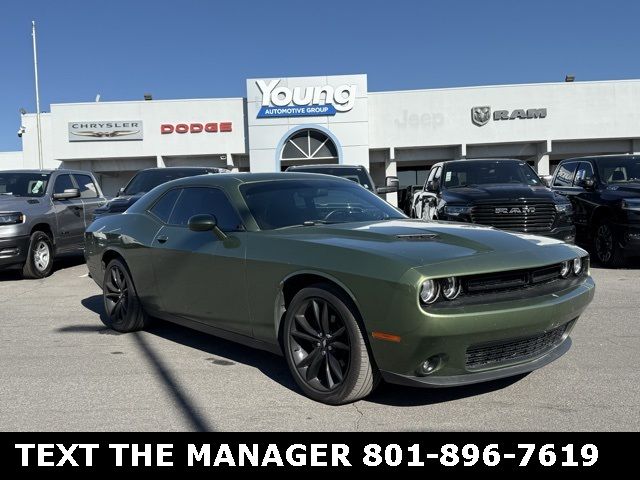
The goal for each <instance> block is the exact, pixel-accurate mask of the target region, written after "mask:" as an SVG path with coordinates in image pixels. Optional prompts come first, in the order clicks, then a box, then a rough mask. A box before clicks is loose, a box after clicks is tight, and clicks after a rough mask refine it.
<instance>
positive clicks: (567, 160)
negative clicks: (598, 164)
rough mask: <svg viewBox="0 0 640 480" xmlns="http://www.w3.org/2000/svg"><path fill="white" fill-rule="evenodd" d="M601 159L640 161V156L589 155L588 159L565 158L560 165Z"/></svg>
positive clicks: (620, 154)
mask: <svg viewBox="0 0 640 480" xmlns="http://www.w3.org/2000/svg"><path fill="white" fill-rule="evenodd" d="M601 158H637V159H640V155H636V154H633V153H613V154H611V155H589V156H588V157H573V158H565V159H563V160H560V163H559V164H558V165H560V164H562V163H567V162H590V161H595V160H599V159H601Z"/></svg>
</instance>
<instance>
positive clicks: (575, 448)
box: [0, 432, 638, 475]
mask: <svg viewBox="0 0 640 480" xmlns="http://www.w3.org/2000/svg"><path fill="white" fill-rule="evenodd" d="M0 438H1V444H0V456H1V457H0V458H1V459H2V465H3V467H5V466H8V467H9V470H10V471H11V472H12V473H28V472H42V471H43V470H44V471H47V470H48V471H51V470H58V469H63V470H61V471H64V473H65V475H67V474H73V473H79V474H87V473H91V472H98V471H100V472H109V471H110V472H114V473H117V472H146V471H152V470H153V471H155V470H159V471H171V472H174V471H177V472H198V471H200V472H202V471H207V472H211V471H218V470H225V471H247V470H255V471H258V470H264V471H269V470H273V471H286V470H294V471H301V470H319V469H322V470H323V471H326V470H331V471H336V472H338V471H343V472H358V471H373V470H381V471H387V472H389V471H399V470H402V471H407V470H408V471H412V472H416V473H419V472H423V473H427V472H448V471H455V470H458V471H465V470H473V469H482V470H486V471H505V472H506V471H508V472H522V473H526V472H548V471H576V472H578V471H579V472H581V473H590V472H593V473H602V472H605V471H609V470H610V469H615V468H619V467H621V468H624V467H625V466H626V465H631V464H632V463H633V461H632V459H633V458H634V456H633V452H632V450H633V449H634V448H635V445H636V441H637V439H638V435H637V434H610V433H437V432H429V433H210V434H206V433H2V434H0Z"/></svg>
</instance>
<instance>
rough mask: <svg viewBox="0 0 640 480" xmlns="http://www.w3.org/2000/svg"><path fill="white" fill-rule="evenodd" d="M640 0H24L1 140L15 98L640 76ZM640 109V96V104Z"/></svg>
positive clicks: (14, 10)
mask: <svg viewBox="0 0 640 480" xmlns="http://www.w3.org/2000/svg"><path fill="white" fill-rule="evenodd" d="M639 17H640V2H636V1H633V0H628V1H615V0H608V1H604V0H602V1H597V2H595V1H591V0H587V1H561V0H554V1H548V0H535V1H528V2H523V1H515V0H509V1H503V0H496V1H492V0H484V1H478V0H475V1H471V0H469V1H463V0H449V1H444V0H441V1H435V0H423V1H418V0H414V1H409V0H394V1H388V0H387V1H377V0H369V1H364V0H361V1H358V2H353V1H347V0H342V1H334V0H318V1H313V2H304V1H301V0H297V1H290V0H270V1H262V2H258V1H245V0H232V1H214V0H173V1H166V0H137V1H136V0H127V1H123V0H110V1H109V2H102V1H91V0H82V1H78V0H68V1H67V0H56V1H52V0H20V1H9V0H7V1H4V2H2V6H0V151H10V150H20V149H21V142H20V139H19V138H18V136H17V134H16V132H17V130H18V128H19V126H20V114H19V109H20V108H25V109H26V110H27V111H29V112H34V111H35V94H34V80H33V55H32V44H31V21H32V20H35V21H36V25H37V35H38V63H39V75H40V98H41V109H42V111H49V108H50V107H49V105H50V104H51V103H65V102H87V101H94V100H95V97H96V95H97V94H100V96H101V101H113V100H140V99H142V98H143V95H144V93H147V92H149V93H151V94H152V95H153V98H154V99H174V98H207V97H214V98H215V97H243V96H245V95H246V92H245V89H246V84H245V80H246V79H247V78H256V77H257V78H259V77H279V76H282V77H292V76H308V75H333V74H354V73H366V74H368V84H369V91H384V90H402V89H417V88H441V87H457V86H470V85H491V84H513V83H534V82H557V81H563V80H564V77H565V75H566V74H567V73H571V74H574V75H575V76H576V81H586V80H618V79H629V78H640V57H639V56H638V49H639V47H640V28H638V25H637V19H638V18H639ZM639 107H640V106H639Z"/></svg>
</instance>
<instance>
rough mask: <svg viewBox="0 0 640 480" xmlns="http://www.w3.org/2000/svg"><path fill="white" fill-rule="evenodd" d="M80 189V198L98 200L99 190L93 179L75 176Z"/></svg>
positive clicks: (87, 176)
mask: <svg viewBox="0 0 640 480" xmlns="http://www.w3.org/2000/svg"><path fill="white" fill-rule="evenodd" d="M73 177H74V178H75V179H76V183H77V184H78V188H79V189H80V198H97V197H98V189H97V188H96V184H95V183H94V182H93V179H92V178H91V177H90V176H89V175H78V174H74V175H73Z"/></svg>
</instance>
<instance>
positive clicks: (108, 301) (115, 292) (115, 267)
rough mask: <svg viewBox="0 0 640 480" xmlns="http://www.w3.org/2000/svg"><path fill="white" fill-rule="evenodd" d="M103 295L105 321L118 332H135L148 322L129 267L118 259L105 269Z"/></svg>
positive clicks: (103, 318) (103, 319)
mask: <svg viewBox="0 0 640 480" xmlns="http://www.w3.org/2000/svg"><path fill="white" fill-rule="evenodd" d="M102 291H103V293H102V296H103V300H104V309H105V312H106V316H103V317H101V318H102V321H103V323H104V324H105V325H106V326H107V327H109V328H112V329H113V330H116V331H118V332H135V331H137V330H142V329H143V328H144V327H145V326H146V325H147V324H148V317H147V314H146V313H145V311H144V309H143V308H142V303H141V302H140V298H138V292H136V287H135V285H134V284H133V280H132V279H131V275H130V274H129V269H128V268H127V267H126V266H125V264H124V263H123V262H122V261H121V260H118V259H115V260H111V261H110V262H109V265H107V268H106V269H105V271H104V281H103V282H102Z"/></svg>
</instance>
